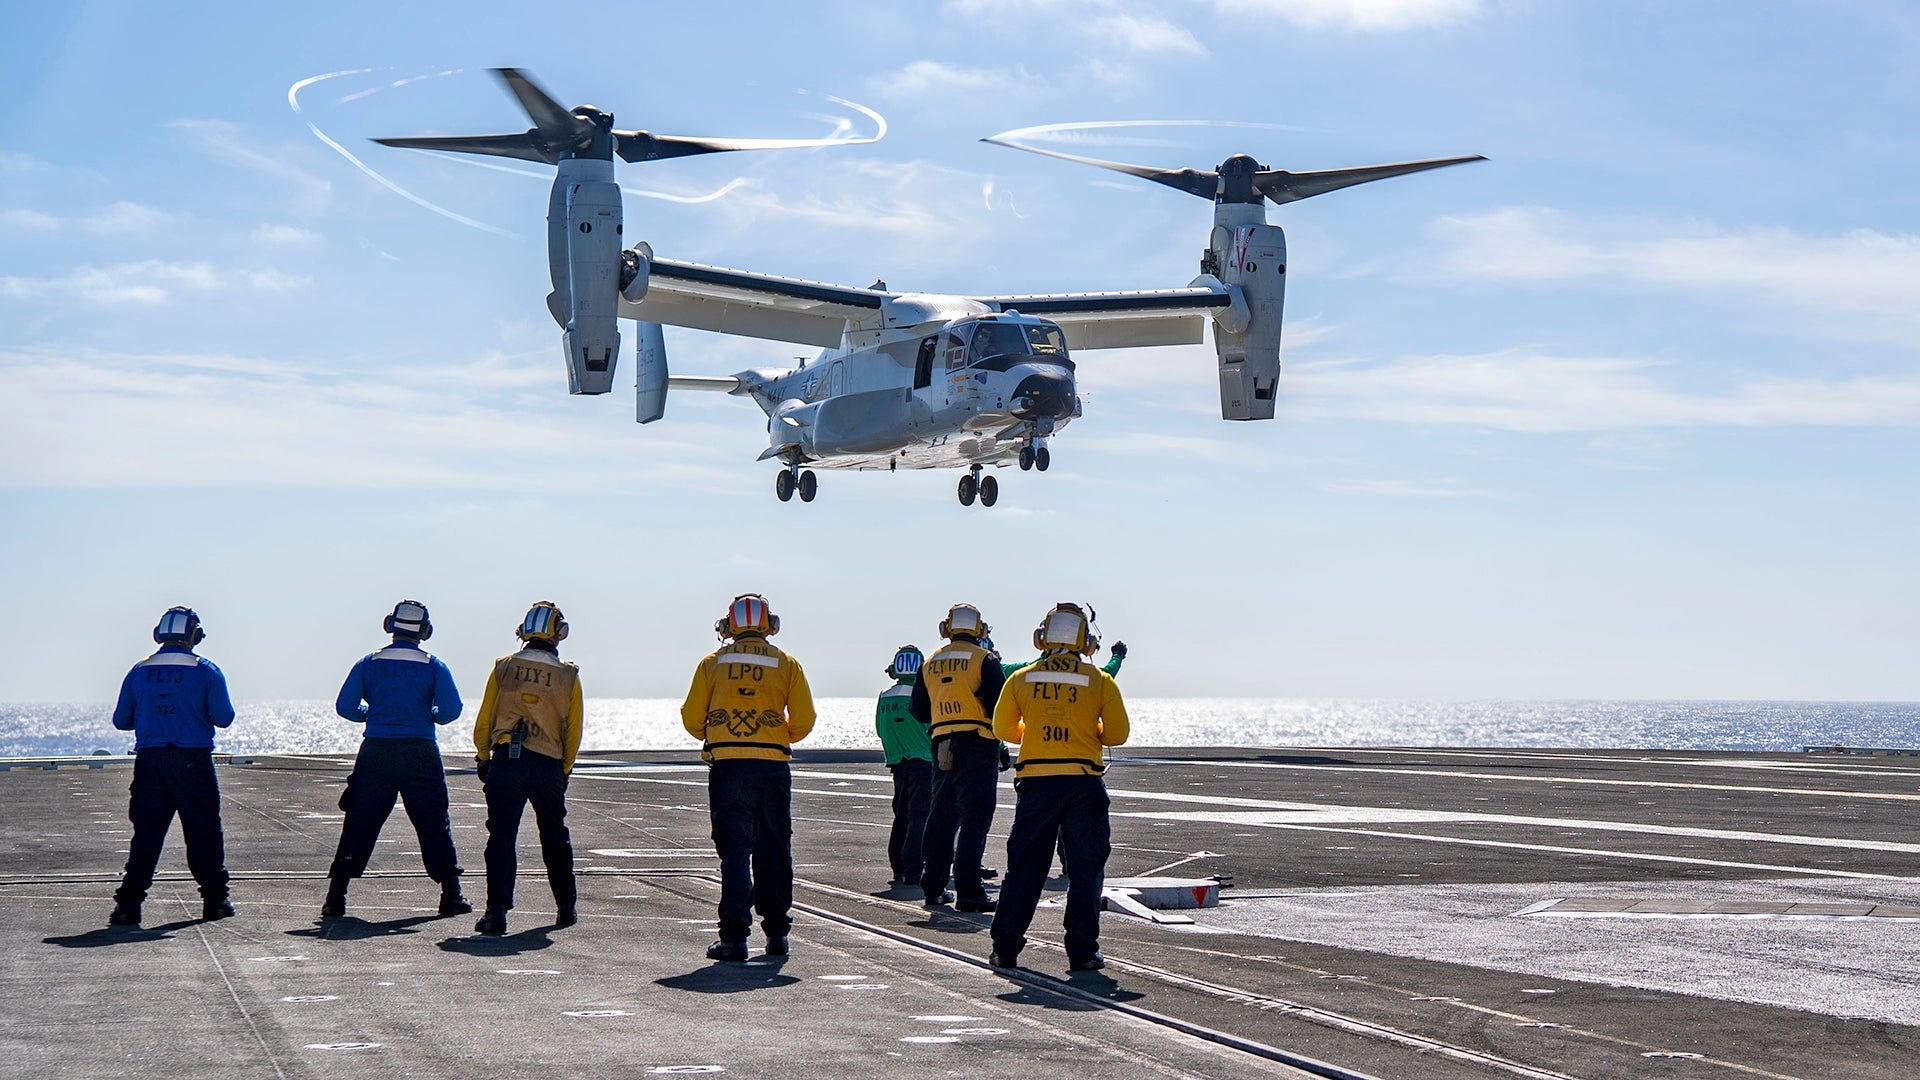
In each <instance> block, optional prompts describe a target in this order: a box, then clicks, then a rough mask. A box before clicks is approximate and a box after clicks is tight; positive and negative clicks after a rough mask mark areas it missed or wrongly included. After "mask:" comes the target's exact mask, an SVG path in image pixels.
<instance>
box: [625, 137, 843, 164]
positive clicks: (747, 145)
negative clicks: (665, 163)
mask: <svg viewBox="0 0 1920 1080" xmlns="http://www.w3.org/2000/svg"><path fill="white" fill-rule="evenodd" d="M613 135H614V139H615V142H614V149H615V151H616V152H617V153H618V154H619V155H620V159H621V160H622V161H626V162H638V161H660V160H663V159H665V158H677V157H692V156H693V155H695V154H723V153H726V152H727V151H729V150H795V149H799V148H802V147H808V146H846V145H848V144H849V143H854V142H872V141H873V140H871V139H706V138H700V137H698V136H693V135H655V134H653V133H651V132H647V131H616V132H614V133H613Z"/></svg>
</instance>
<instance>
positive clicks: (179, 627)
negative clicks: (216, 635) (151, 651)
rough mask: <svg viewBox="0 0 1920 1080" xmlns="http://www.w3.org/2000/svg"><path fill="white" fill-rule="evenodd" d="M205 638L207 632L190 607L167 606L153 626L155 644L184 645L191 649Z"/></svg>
mask: <svg viewBox="0 0 1920 1080" xmlns="http://www.w3.org/2000/svg"><path fill="white" fill-rule="evenodd" d="M206 639H207V632H206V630H204V629H202V628H201V626H200V615H199V613H198V612H196V611H194V610H193V609H192V608H190V607H177V606H176V607H170V608H168V609H167V610H166V613H165V614H163V615H161V616H160V621H159V622H158V623H155V624H154V627H153V641H154V644H156V645H185V646H186V647H187V648H189V649H191V648H193V647H194V646H195V645H198V644H200V643H201V642H202V641H205V640H206Z"/></svg>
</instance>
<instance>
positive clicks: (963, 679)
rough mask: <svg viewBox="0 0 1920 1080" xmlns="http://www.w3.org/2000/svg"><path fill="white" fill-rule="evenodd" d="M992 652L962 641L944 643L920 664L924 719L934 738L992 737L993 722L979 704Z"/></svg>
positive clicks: (963, 639) (983, 707)
mask: <svg viewBox="0 0 1920 1080" xmlns="http://www.w3.org/2000/svg"><path fill="white" fill-rule="evenodd" d="M992 655H993V654H991V653H989V652H988V651H987V650H986V649H984V648H982V647H980V646H979V645H977V644H975V643H974V642H971V641H968V640H966V639H965V638H955V639H954V640H952V641H949V642H947V644H946V646H945V647H944V648H942V649H941V650H940V651H939V652H937V653H934V654H933V655H932V656H929V657H927V659H926V662H925V663H923V664H921V665H920V682H921V684H922V685H923V686H925V687H926V688H927V717H928V720H929V723H930V730H931V732H932V735H933V737H934V738H936V739H938V738H940V737H942V736H945V735H959V734H967V735H978V736H980V737H981V738H983V739H990V738H992V737H993V721H992V720H991V719H990V718H988V716H987V710H986V707H985V706H984V705H981V704H980V680H981V679H982V678H984V677H985V676H986V665H988V664H991V663H994V662H995V661H994V660H993V658H992Z"/></svg>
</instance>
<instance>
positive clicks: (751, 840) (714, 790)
mask: <svg viewBox="0 0 1920 1080" xmlns="http://www.w3.org/2000/svg"><path fill="white" fill-rule="evenodd" d="M707 812H708V814H709V816H710V817H711V818H712V820H713V847H714V850H715V851H716V852H718V853H719V855H720V940H722V941H745V940H747V935H748V934H749V933H750V932H751V931H752V930H753V915H754V912H756V911H758V912H759V913H760V928H761V929H762V930H765V931H766V933H767V936H768V937H782V936H784V935H785V934H786V932H787V930H788V929H789V928H790V927H792V926H793V918H792V916H791V915H790V914H789V913H790V912H791V911H792V909H793V772H792V770H791V769H789V768H788V767H787V763H786V762H784V761H758V760H753V759H741V758H733V759H730V760H723V761H716V762H714V763H713V765H712V767H711V768H710V769H709V770H708V772H707Z"/></svg>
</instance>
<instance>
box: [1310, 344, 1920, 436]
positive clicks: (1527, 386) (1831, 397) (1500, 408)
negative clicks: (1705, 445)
mask: <svg viewBox="0 0 1920 1080" xmlns="http://www.w3.org/2000/svg"><path fill="white" fill-rule="evenodd" d="M1663 368H1664V366H1663V365H1660V364H1657V363H1654V362H1651V361H1646V360H1622V359H1596V358H1578V357H1561V356H1551V355H1545V354H1539V353H1531V352H1524V351H1512V352H1498V353H1489V354H1484V355H1477V356H1420V357H1408V358H1406V359H1402V360H1396V361H1390V362H1387V363H1378V364H1360V363H1349V362H1341V363H1311V364H1299V365H1295V366H1294V368H1293V370H1292V372H1291V374H1290V375H1289V376H1288V377H1287V378H1286V379H1283V380H1282V394H1283V396H1284V397H1285V398H1286V399H1287V407H1289V408H1294V409H1298V410H1299V413H1300V414H1301V415H1317V416H1324V417H1337V418H1342V419H1357V420H1378V421H1388V422H1394V423H1410V424H1455V425H1471V426H1475V427H1484V428H1493V429H1498V430H1504V431H1518V432H1526V433H1535V434H1545V433H1559V432H1605V431H1619V430H1631V429H1637V428H1702V427H1787V426H1821V427H1915V426H1920V375H1916V376H1906V377H1887V376H1873V377H1859V378H1850V379H1830V380H1822V379H1797V378H1780V377H1767V378H1756V379H1751V380H1749V381H1747V382H1744V383H1740V384H1738V385H1735V386H1733V387H1730V388H1727V389H1723V390H1714V391H1699V390H1688V389H1681V388H1678V387H1676V386H1673V385H1671V384H1670V383H1667V382H1663V381H1662V380H1661V379H1659V378H1657V377H1656V376H1657V375H1658V373H1660V372H1661V371H1662V370H1663Z"/></svg>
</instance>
